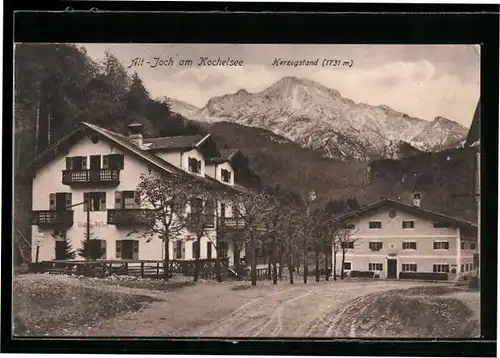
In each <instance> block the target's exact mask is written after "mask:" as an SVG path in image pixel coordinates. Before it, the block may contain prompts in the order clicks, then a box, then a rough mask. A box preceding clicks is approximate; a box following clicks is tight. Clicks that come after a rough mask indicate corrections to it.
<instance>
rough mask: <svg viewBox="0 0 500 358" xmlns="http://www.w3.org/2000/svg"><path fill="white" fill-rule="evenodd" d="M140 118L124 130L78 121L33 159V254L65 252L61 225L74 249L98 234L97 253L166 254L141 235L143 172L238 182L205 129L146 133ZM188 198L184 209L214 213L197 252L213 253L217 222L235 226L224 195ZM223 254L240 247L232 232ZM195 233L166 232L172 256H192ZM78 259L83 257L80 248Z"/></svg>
mask: <svg viewBox="0 0 500 358" xmlns="http://www.w3.org/2000/svg"><path fill="white" fill-rule="evenodd" d="M141 131H142V128H141V126H140V125H131V126H129V132H130V134H129V136H124V135H120V134H118V133H114V132H111V131H109V130H106V129H104V128H101V127H98V126H95V125H92V124H88V123H82V126H81V128H79V129H77V130H76V131H75V132H73V133H70V134H68V135H67V136H66V137H65V138H63V139H62V140H61V141H60V142H58V143H56V144H55V145H54V146H53V147H52V148H49V149H48V150H47V151H46V152H44V153H42V155H41V156H40V157H39V158H37V159H36V160H35V161H34V164H33V169H32V174H33V202H32V203H33V204H32V205H33V207H32V213H31V214H32V215H31V216H32V219H31V220H32V221H31V223H32V225H33V227H32V243H33V245H32V250H33V252H32V260H33V261H37V260H38V261H48V260H57V259H62V257H60V256H61V254H60V253H61V248H60V247H58V246H61V245H63V244H62V241H63V240H62V236H61V233H64V234H65V236H66V237H67V240H68V242H69V243H70V245H71V247H72V249H73V250H78V249H79V248H81V247H82V242H83V240H84V238H85V237H86V235H87V231H90V238H92V239H97V240H99V245H100V251H99V252H100V259H106V260H163V259H164V257H165V252H164V251H165V250H164V244H163V241H162V240H161V239H160V238H158V237H155V236H154V235H151V236H145V235H144V234H145V232H147V231H148V230H147V228H145V226H144V222H142V221H141V215H140V212H141V211H143V210H147V209H151V208H148V207H147V205H146V204H145V203H144V202H141V198H140V197H139V195H138V193H137V191H136V189H137V186H138V184H139V182H140V176H141V174H147V173H151V172H153V173H170V174H174V175H181V176H182V175H184V176H186V178H188V177H189V178H195V179H198V180H200V181H203V182H204V183H205V182H206V183H208V184H210V185H212V186H215V187H217V186H219V187H221V188H222V189H223V190H235V191H237V190H239V189H238V188H237V186H236V185H235V182H234V169H233V165H232V163H231V160H230V158H226V157H225V156H224V154H221V152H220V151H219V150H218V148H217V146H216V144H215V143H214V142H213V140H212V139H211V137H210V135H207V136H201V135H200V136H181V137H162V138H143V135H142V132H141ZM198 202H199V201H197V200H191V201H190V202H189V203H188V204H187V205H186V208H185V213H186V214H189V213H191V214H192V213H194V212H195V211H196V210H195V209H197V208H202V211H203V215H206V216H208V217H211V218H212V219H213V220H212V219H211V220H212V221H210V223H211V224H208V225H207V227H208V228H207V229H206V230H205V234H204V236H203V237H202V239H201V244H200V256H199V257H200V258H201V259H204V258H209V259H210V258H215V257H216V255H217V252H216V248H215V234H216V230H218V229H220V228H221V227H222V226H226V224H225V223H226V222H227V223H228V227H225V228H224V229H225V231H224V232H228V231H231V230H232V229H234V230H237V229H238V228H237V225H235V220H232V219H233V218H232V216H233V213H232V204H231V203H229V202H227V203H226V202H224V201H219V202H210V203H208V202H199V204H200V205H198ZM215 205H217V209H218V210H215V209H216V207H215ZM218 246H219V248H218V250H219V254H220V257H227V258H229V262H230V264H231V263H232V262H234V259H235V255H241V254H240V250H236V253H235V250H234V246H235V245H234V240H230V239H227V238H226V237H225V236H222V237H220V238H219V245H218ZM196 247H197V246H196V233H195V230H194V229H193V228H190V227H189V226H188V227H186V228H185V229H184V231H183V233H182V235H180V236H179V237H177V238H174V239H171V240H170V247H169V253H170V254H169V256H170V259H178V260H192V259H194V257H195V250H196ZM76 259H82V257H80V256H79V255H78V254H77V256H76Z"/></svg>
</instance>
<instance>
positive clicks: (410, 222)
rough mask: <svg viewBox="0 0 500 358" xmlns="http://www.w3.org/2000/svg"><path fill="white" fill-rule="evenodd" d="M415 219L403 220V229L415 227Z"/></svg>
mask: <svg viewBox="0 0 500 358" xmlns="http://www.w3.org/2000/svg"><path fill="white" fill-rule="evenodd" d="M414 228H415V221H413V220H405V221H403V229H414Z"/></svg>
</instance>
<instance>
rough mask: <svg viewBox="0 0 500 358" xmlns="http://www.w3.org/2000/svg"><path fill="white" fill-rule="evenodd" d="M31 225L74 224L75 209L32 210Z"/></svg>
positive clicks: (67, 225) (66, 225) (68, 225)
mask: <svg viewBox="0 0 500 358" xmlns="http://www.w3.org/2000/svg"><path fill="white" fill-rule="evenodd" d="M31 225H41V226H43V225H59V226H65V227H70V226H71V225H73V210H61V211H57V210H37V211H32V212H31Z"/></svg>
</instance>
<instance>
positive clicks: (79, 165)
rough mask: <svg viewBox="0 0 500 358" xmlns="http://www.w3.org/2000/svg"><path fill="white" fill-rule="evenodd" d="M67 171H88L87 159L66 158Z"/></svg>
mask: <svg viewBox="0 0 500 358" xmlns="http://www.w3.org/2000/svg"><path fill="white" fill-rule="evenodd" d="M66 169H68V170H84V169H87V157H66Z"/></svg>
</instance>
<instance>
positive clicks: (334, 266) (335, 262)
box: [332, 251, 337, 281]
mask: <svg viewBox="0 0 500 358" xmlns="http://www.w3.org/2000/svg"><path fill="white" fill-rule="evenodd" d="M332 256H333V257H332V272H333V280H334V281H337V252H336V251H333V253H332Z"/></svg>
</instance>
